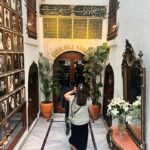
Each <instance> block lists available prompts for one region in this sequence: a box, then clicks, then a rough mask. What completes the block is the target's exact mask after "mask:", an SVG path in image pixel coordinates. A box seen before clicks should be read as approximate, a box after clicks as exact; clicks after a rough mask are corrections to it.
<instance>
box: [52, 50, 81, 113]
mask: <svg viewBox="0 0 150 150" xmlns="http://www.w3.org/2000/svg"><path fill="white" fill-rule="evenodd" d="M83 56H84V55H83V54H82V53H80V52H77V51H68V52H64V53H62V54H60V55H59V56H58V57H57V58H56V59H55V61H54V68H55V67H60V68H61V71H58V72H57V71H56V72H54V76H55V75H57V76H58V80H59V83H60V85H61V87H62V89H63V87H66V86H69V82H70V80H76V83H77V84H78V83H80V82H82V80H83V76H82V73H83V64H82V58H83ZM53 98H54V100H53V101H54V111H55V112H59V113H60V112H65V109H64V107H65V102H64V99H63V98H62V96H61V93H60V95H59V96H57V97H56V96H55V95H54V96H53Z"/></svg>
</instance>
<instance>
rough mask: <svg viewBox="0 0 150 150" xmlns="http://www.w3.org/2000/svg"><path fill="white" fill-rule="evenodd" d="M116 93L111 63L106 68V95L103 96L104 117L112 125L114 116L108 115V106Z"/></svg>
mask: <svg viewBox="0 0 150 150" xmlns="http://www.w3.org/2000/svg"><path fill="white" fill-rule="evenodd" d="M113 95H114V73H113V69H112V67H111V65H110V64H108V65H107V66H106V69H105V79H104V97H103V117H104V120H105V122H106V124H107V125H108V126H111V125H112V118H111V116H110V117H109V116H108V115H107V108H108V107H107V106H108V104H109V103H110V102H109V101H110V100H111V99H112V98H113Z"/></svg>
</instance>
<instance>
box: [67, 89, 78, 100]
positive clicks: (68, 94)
mask: <svg viewBox="0 0 150 150" xmlns="http://www.w3.org/2000/svg"><path fill="white" fill-rule="evenodd" d="M76 92H77V89H74V90H72V91H69V92H67V93H65V94H64V98H65V100H66V101H70V97H71V95H72V94H75V93H76Z"/></svg>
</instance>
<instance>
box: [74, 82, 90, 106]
mask: <svg viewBox="0 0 150 150" xmlns="http://www.w3.org/2000/svg"><path fill="white" fill-rule="evenodd" d="M88 97H89V92H88V90H87V88H86V86H84V85H83V84H82V83H81V84H79V85H78V87H77V93H76V95H75V98H76V100H77V104H78V105H79V106H84V105H86V102H87V99H88Z"/></svg>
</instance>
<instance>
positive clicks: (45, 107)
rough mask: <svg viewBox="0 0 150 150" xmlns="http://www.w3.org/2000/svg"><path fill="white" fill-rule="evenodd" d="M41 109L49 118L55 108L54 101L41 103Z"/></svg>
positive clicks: (43, 114) (44, 115)
mask: <svg viewBox="0 0 150 150" xmlns="http://www.w3.org/2000/svg"><path fill="white" fill-rule="evenodd" d="M40 109H41V114H42V116H43V117H44V118H46V119H48V118H50V117H51V116H52V110H53V103H52V102H49V103H44V102H41V103H40Z"/></svg>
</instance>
